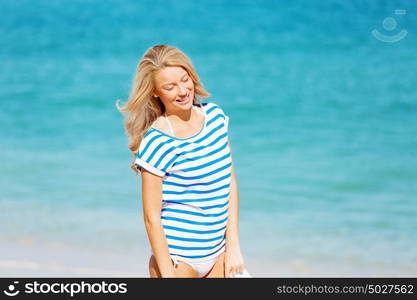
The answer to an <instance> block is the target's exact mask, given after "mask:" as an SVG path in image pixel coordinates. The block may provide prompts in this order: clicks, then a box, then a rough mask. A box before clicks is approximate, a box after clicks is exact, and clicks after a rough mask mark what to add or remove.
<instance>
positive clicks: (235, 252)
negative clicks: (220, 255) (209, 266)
mask: <svg viewBox="0 0 417 300" xmlns="http://www.w3.org/2000/svg"><path fill="white" fill-rule="evenodd" d="M244 269H245V267H244V262H243V257H242V253H241V252H240V247H229V248H228V247H226V251H225V256H224V277H225V278H228V277H235V275H236V274H237V273H242V272H243V270H244Z"/></svg>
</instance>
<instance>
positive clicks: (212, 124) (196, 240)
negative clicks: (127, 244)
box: [135, 103, 232, 261]
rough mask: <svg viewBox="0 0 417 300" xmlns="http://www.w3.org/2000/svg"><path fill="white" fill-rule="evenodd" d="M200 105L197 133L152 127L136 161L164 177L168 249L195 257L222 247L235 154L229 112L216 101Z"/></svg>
mask: <svg viewBox="0 0 417 300" xmlns="http://www.w3.org/2000/svg"><path fill="white" fill-rule="evenodd" d="M196 105H200V106H201V107H202V108H203V111H204V115H205V120H204V126H203V128H202V129H201V131H200V132H199V133H197V134H195V135H194V136H192V137H189V138H186V139H179V138H176V137H172V136H170V135H168V134H166V133H164V132H162V131H160V130H158V129H156V128H153V127H151V128H150V129H149V130H148V131H147V132H146V134H145V135H144V138H143V140H142V142H141V144H140V146H139V153H138V155H137V157H136V160H135V164H136V166H137V167H138V169H139V170H140V168H141V167H143V168H145V169H146V170H148V171H149V172H152V173H154V174H156V175H158V176H161V177H163V182H162V183H163V185H162V210H161V221H162V226H163V229H164V232H165V235H166V238H167V242H168V248H169V253H170V255H171V256H173V255H174V256H178V257H181V258H185V259H194V260H196V261H197V260H205V259H210V258H212V257H216V256H217V255H219V253H220V252H223V251H224V248H225V242H226V239H225V231H226V225H227V218H228V207H229V196H230V186H231V185H230V183H231V172H232V157H231V152H230V147H229V141H228V121H229V117H228V116H226V115H225V114H224V112H223V110H222V109H221V108H220V107H219V106H218V105H217V104H215V103H201V104H196Z"/></svg>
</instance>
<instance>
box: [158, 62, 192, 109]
mask: <svg viewBox="0 0 417 300" xmlns="http://www.w3.org/2000/svg"><path fill="white" fill-rule="evenodd" d="M154 84H155V91H154V94H153V96H154V97H156V96H158V97H159V98H160V99H161V101H162V103H163V104H164V106H165V109H166V110H176V111H177V110H188V109H190V108H191V106H192V105H193V99H194V83H193V81H192V79H191V77H190V76H189V75H188V73H187V71H185V70H184V69H183V68H182V67H165V68H163V69H161V70H159V71H158V72H156V74H155V77H154Z"/></svg>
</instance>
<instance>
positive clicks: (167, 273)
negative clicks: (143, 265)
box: [141, 168, 175, 277]
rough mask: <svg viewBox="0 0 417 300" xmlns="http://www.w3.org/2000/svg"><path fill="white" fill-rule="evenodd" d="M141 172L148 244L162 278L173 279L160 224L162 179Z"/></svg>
mask: <svg viewBox="0 0 417 300" xmlns="http://www.w3.org/2000/svg"><path fill="white" fill-rule="evenodd" d="M141 170H142V202H143V216H144V222H145V227H146V231H147V233H148V238H149V242H150V244H151V247H152V251H153V254H154V256H155V260H156V262H157V264H158V268H159V271H160V272H161V275H162V277H175V273H174V266H173V265H172V262H171V258H170V256H169V249H168V243H167V240H166V237H165V233H164V231H163V229H162V223H161V206H162V177H159V176H157V175H154V174H152V173H150V172H148V171H146V170H145V169H144V168H141Z"/></svg>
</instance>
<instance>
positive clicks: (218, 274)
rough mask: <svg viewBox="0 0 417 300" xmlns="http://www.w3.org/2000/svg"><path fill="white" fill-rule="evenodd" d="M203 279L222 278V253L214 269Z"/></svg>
mask: <svg viewBox="0 0 417 300" xmlns="http://www.w3.org/2000/svg"><path fill="white" fill-rule="evenodd" d="M204 278H224V252H223V253H222V254H220V255H219V257H218V258H217V261H216V263H215V264H214V267H213V268H212V269H211V270H210V272H208V274H207V275H206V276H204Z"/></svg>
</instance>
